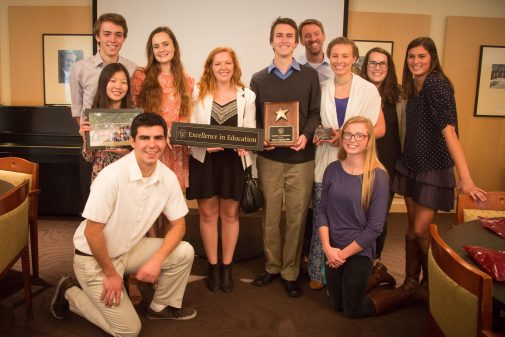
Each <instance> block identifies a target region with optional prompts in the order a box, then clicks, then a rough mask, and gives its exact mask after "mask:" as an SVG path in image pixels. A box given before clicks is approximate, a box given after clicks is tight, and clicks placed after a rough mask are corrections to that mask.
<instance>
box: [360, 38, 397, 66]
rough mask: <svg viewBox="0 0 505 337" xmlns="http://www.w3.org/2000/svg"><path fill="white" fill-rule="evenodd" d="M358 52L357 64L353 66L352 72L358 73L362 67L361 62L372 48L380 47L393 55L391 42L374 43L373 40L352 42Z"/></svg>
mask: <svg viewBox="0 0 505 337" xmlns="http://www.w3.org/2000/svg"><path fill="white" fill-rule="evenodd" d="M353 41H354V43H356V46H357V47H358V50H359V58H358V62H356V63H355V64H354V67H353V71H354V72H356V73H359V72H360V70H361V67H362V66H363V60H364V58H365V55H366V53H368V51H369V50H370V49H372V48H375V47H380V48H382V49H384V50H386V51H387V52H388V53H390V54H391V56H392V55H393V41H374V40H353Z"/></svg>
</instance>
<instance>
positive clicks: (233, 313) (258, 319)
mask: <svg viewBox="0 0 505 337" xmlns="http://www.w3.org/2000/svg"><path fill="white" fill-rule="evenodd" d="M453 217H454V215H451V214H440V215H438V216H437V218H436V221H435V222H436V223H437V224H439V225H441V226H442V230H443V229H444V228H448V225H450V224H451V223H452V221H453ZM187 220H188V233H187V240H188V241H190V242H191V243H192V244H193V245H194V246H195V250H196V251H197V252H199V251H201V243H200V242H199V241H198V227H197V216H195V214H192V216H190V217H188V219H187ZM257 220H258V219H254V217H253V218H250V219H248V220H247V221H244V224H243V225H242V228H241V238H240V240H239V247H238V248H237V249H238V253H239V255H240V253H242V254H243V255H251V254H252V255H254V253H255V252H256V251H261V246H259V247H258V242H259V243H261V237H259V238H258V237H251V236H257V235H258V233H261V224H260V223H259V222H258V221H257ZM78 223H79V221H78V220H75V219H60V218H58V219H47V218H46V219H42V220H40V221H39V233H40V234H39V239H40V243H39V245H40V269H41V275H40V277H41V279H42V280H43V281H44V282H40V281H38V283H37V284H35V285H34V287H33V291H34V292H36V291H38V293H37V294H36V295H35V296H34V311H33V314H32V316H28V317H27V316H26V314H25V310H24V305H23V294H22V291H17V292H15V293H14V294H12V295H11V292H12V291H7V290H6V288H5V285H6V284H7V283H12V282H11V281H5V279H2V280H0V299H1V302H0V337H3V336H36V337H42V336H62V337H63V336H65V337H73V336H107V335H106V334H105V333H104V332H102V331H101V330H100V329H98V328H96V327H94V326H93V325H92V324H90V323H88V322H87V321H85V320H84V319H82V318H80V317H79V316H77V315H74V314H71V316H70V317H69V318H68V319H65V320H61V321H59V320H55V319H54V318H53V317H52V316H51V314H50V311H49V302H50V300H51V297H52V295H53V292H54V287H52V286H50V285H54V284H56V283H57V281H58V279H59V278H60V277H61V276H62V275H66V274H71V273H72V256H73V255H72V254H73V246H72V236H73V233H74V231H75V229H76V228H77V226H78ZM405 223H406V219H405V215H404V214H398V213H393V214H391V215H390V216H389V217H388V224H389V231H388V238H387V241H386V246H385V250H384V253H383V258H382V262H383V263H384V264H385V265H386V266H388V268H389V270H390V272H391V274H392V275H393V276H394V277H395V278H396V280H397V282H398V283H401V281H402V280H403V277H404V261H403V259H404V248H403V247H404V246H403V237H404V231H405ZM251 246H252V247H251ZM241 250H242V252H240V251H241ZM244 250H246V251H245V253H244ZM263 267H264V258H263V256H257V257H254V258H250V259H246V260H242V261H240V262H238V263H235V265H234V279H235V281H236V286H235V290H234V291H233V293H231V294H228V295H227V294H224V293H222V292H218V293H211V292H209V291H208V290H207V288H206V286H205V282H204V280H203V278H204V275H205V274H206V260H205V259H203V258H198V257H197V258H196V259H195V263H194V265H193V269H192V273H191V274H192V276H191V279H190V283H189V284H188V287H187V290H186V295H185V298H184V304H185V305H187V306H193V307H195V308H196V309H197V311H198V316H197V318H195V319H193V320H191V321H186V322H166V321H148V320H146V319H145V318H144V317H143V312H144V310H145V307H146V305H147V303H149V298H150V296H152V291H151V290H150V289H149V288H148V287H142V291H143V293H144V297H145V300H144V302H143V303H142V304H140V305H139V306H138V311H139V314H140V316H141V320H142V324H143V328H142V332H141V336H153V337H155V336H185V337H186V336H189V337H192V336H195V337H196V336H199V337H200V336H203V337H207V336H208V337H211V336H216V337H217V336H220V337H226V336H251V337H260V336H261V337H265V336H272V337H273V336H279V337H280V336H286V337H288V336H332V337H336V336H346V337H347V336H349V337H355V336H356V337H358V336H367V337H368V336H371V337H374V336H424V335H425V325H426V307H424V306H423V305H417V306H412V307H408V308H404V309H402V310H399V311H397V312H394V313H391V314H387V315H384V316H380V317H372V318H366V319H361V320H350V319H347V318H345V317H344V316H343V315H341V314H339V313H335V312H334V311H333V310H332V309H331V308H330V307H329V304H328V299H327V297H326V295H325V291H324V290H323V291H313V290H311V289H309V288H308V280H307V276H306V275H302V276H301V279H300V281H301V284H302V285H303V291H304V295H303V296H302V297H300V298H289V297H287V296H286V294H285V292H284V289H283V287H282V284H281V283H280V282H278V281H276V282H274V283H273V284H272V285H270V286H268V287H265V288H261V289H260V288H256V287H254V286H252V285H251V284H250V282H251V281H252V279H253V278H254V277H255V276H256V274H257V273H259V272H261V271H262V270H263ZM16 268H18V269H19V265H18V266H17V267H16ZM46 284H48V285H46ZM18 285H20V286H22V285H21V284H19V283H18ZM7 293H8V294H7Z"/></svg>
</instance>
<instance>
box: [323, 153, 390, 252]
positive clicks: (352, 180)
mask: <svg viewBox="0 0 505 337" xmlns="http://www.w3.org/2000/svg"><path fill="white" fill-rule="evenodd" d="M362 177H363V175H351V174H349V173H347V172H345V171H344V169H343V168H342V163H341V162H340V161H335V162H333V163H331V164H330V165H328V167H327V168H326V171H325V172H324V176H323V183H322V184H323V188H322V191H321V203H320V204H319V208H318V209H317V217H318V218H317V223H318V228H319V227H321V226H326V227H329V231H330V245H331V246H332V247H335V248H340V249H343V248H345V247H347V246H348V245H349V244H350V243H351V242H353V241H356V242H357V243H358V244H359V245H360V246H361V247H362V248H363V250H362V251H361V252H359V253H358V254H357V255H362V256H366V257H368V258H369V259H370V260H372V261H373V260H374V258H375V239H376V238H377V237H378V236H379V235H380V234H381V233H382V227H383V225H384V221H385V219H386V215H387V211H388V198H389V178H388V175H387V173H386V171H384V170H381V169H375V180H374V185H373V190H372V198H371V200H370V206H369V207H368V209H367V210H365V209H363V207H362V206H361V181H362Z"/></svg>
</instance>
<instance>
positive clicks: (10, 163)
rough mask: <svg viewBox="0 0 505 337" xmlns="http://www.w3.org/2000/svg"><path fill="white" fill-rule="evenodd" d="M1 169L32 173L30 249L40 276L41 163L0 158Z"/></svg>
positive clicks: (35, 273)
mask: <svg viewBox="0 0 505 337" xmlns="http://www.w3.org/2000/svg"><path fill="white" fill-rule="evenodd" d="M0 170H5V171H13V172H20V173H26V174H30V175H31V176H32V179H31V186H30V195H29V196H30V214H29V222H30V248H31V249H30V250H31V254H32V269H33V270H32V271H33V277H34V278H37V277H39V233H38V230H39V229H38V227H39V226H38V204H39V193H40V190H39V164H37V163H33V162H31V161H29V160H26V159H22V158H17V157H4V158H0Z"/></svg>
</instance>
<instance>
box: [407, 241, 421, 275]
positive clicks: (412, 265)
mask: <svg viewBox="0 0 505 337" xmlns="http://www.w3.org/2000/svg"><path fill="white" fill-rule="evenodd" d="M420 251H421V249H420V248H419V245H418V243H417V240H416V239H409V238H408V237H407V236H405V281H404V282H403V283H405V282H406V281H407V279H409V278H410V279H412V280H414V281H416V282H417V283H419V274H421V261H420V255H419V254H420Z"/></svg>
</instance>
